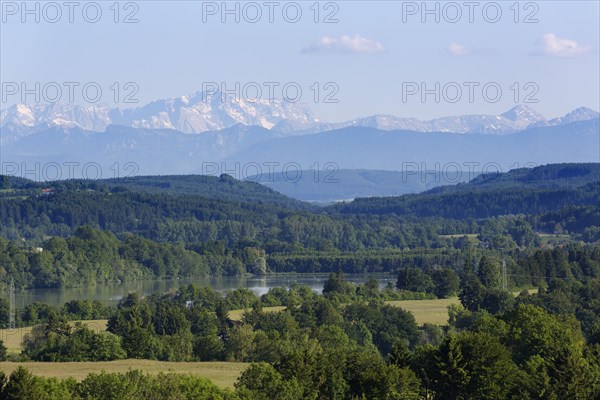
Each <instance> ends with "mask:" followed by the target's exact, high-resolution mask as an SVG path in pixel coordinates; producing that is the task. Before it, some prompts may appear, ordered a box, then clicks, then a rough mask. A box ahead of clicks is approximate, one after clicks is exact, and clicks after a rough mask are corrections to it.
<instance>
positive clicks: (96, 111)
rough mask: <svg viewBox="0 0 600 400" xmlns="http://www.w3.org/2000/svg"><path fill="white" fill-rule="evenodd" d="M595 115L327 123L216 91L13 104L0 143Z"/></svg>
mask: <svg viewBox="0 0 600 400" xmlns="http://www.w3.org/2000/svg"><path fill="white" fill-rule="evenodd" d="M598 116H599V114H598V112H596V111H594V110H591V109H589V108H585V107H581V108H578V109H576V110H574V111H572V112H570V113H568V114H567V115H565V116H563V117H560V118H554V119H546V118H545V117H544V116H542V115H541V114H539V113H538V112H536V111H535V110H533V109H532V108H531V107H528V106H525V105H517V106H515V107H513V108H512V109H510V110H508V111H506V112H504V113H502V114H499V115H463V116H449V117H441V118H436V119H432V120H429V121H421V120H418V119H415V118H404V117H397V116H393V115H381V114H379V115H372V116H367V117H362V118H356V119H353V120H350V121H346V122H340V123H330V122H324V121H321V120H320V119H319V118H318V117H317V116H316V115H315V114H314V113H313V112H312V111H311V110H310V109H309V107H308V106H307V105H306V104H303V103H299V102H298V103H291V102H287V101H283V100H277V99H275V100H273V101H269V100H266V99H259V100H256V101H249V100H248V99H244V98H236V97H234V96H230V95H221V93H220V92H217V93H215V94H206V93H203V92H196V93H194V94H191V95H189V96H182V97H178V98H170V99H162V100H156V101H153V102H151V103H149V104H146V105H144V106H141V107H137V108H128V109H119V108H110V107H108V106H106V105H87V106H79V105H74V104H60V103H54V104H34V105H26V104H16V105H13V106H11V107H9V108H7V109H5V110H2V111H0V128H2V130H3V131H4V135H2V138H1V140H2V141H3V142H10V141H15V140H18V139H19V138H20V137H22V136H25V135H27V134H31V133H34V132H37V131H40V130H43V129H46V128H50V127H65V128H81V129H85V130H89V131H95V132H103V131H105V130H106V129H107V127H108V126H110V125H120V126H127V127H132V128H145V129H171V130H176V131H179V132H183V133H204V132H210V131H216V130H222V129H226V128H230V127H232V126H235V125H237V124H243V125H246V126H260V127H263V128H266V129H271V130H274V131H277V132H281V133H284V134H306V133H318V132H325V131H330V130H333V129H341V128H346V127H352V126H363V127H368V128H376V129H380V130H386V131H392V130H410V131H415V132H450V133H490V134H508V133H515V132H518V131H521V130H524V129H527V128H529V127H533V126H554V125H564V124H566V123H571V122H575V121H584V120H590V119H594V118H598ZM9 133H10V134H9Z"/></svg>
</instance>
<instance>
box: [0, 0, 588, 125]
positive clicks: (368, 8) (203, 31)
mask: <svg viewBox="0 0 600 400" xmlns="http://www.w3.org/2000/svg"><path fill="white" fill-rule="evenodd" d="M7 3H12V4H13V5H14V4H17V5H18V6H20V4H21V2H20V1H19V2H16V3H14V2H5V1H3V2H2V10H3V14H2V23H1V35H0V36H1V37H0V48H1V49H0V56H1V60H0V68H1V69H0V73H1V76H0V80H1V81H2V82H3V83H5V82H17V83H22V82H26V83H27V84H28V85H33V83H34V82H40V83H41V85H44V84H45V83H48V82H57V83H61V84H62V83H63V82H81V83H82V84H83V83H86V82H98V83H99V85H100V86H101V87H102V88H103V90H104V91H103V93H105V94H106V95H105V96H103V97H102V101H103V102H104V103H107V104H109V105H114V100H113V99H112V98H111V96H110V95H108V93H109V89H108V88H109V87H110V86H111V84H112V83H113V82H119V84H120V85H123V84H125V83H126V82H135V83H136V84H137V85H138V87H139V92H138V93H137V94H136V95H135V98H136V99H138V100H139V102H140V104H144V103H147V102H149V101H151V100H154V99H159V98H165V97H178V96H181V95H187V94H189V93H192V92H195V91H198V90H201V89H202V85H203V83H206V82H217V83H223V82H224V83H226V84H227V85H228V87H232V86H233V85H234V83H235V82H240V85H242V86H243V85H244V84H246V83H249V82H257V83H260V84H261V85H262V83H263V82H279V83H280V84H281V85H283V84H285V83H289V82H297V83H298V85H299V86H300V87H301V88H302V90H303V93H302V97H301V100H302V101H303V102H305V103H307V104H308V105H309V106H310V108H312V109H313V110H314V111H315V112H316V113H317V114H318V115H319V116H320V117H321V118H322V119H323V120H328V121H341V120H347V119H350V118H354V117H357V116H365V115H371V114H378V113H379V114H394V115H398V116H410V117H417V118H421V119H426V118H433V117H438V116H444V115H454V114H476V113H492V114H495V113H500V112H503V111H505V110H507V109H509V108H510V107H512V106H514V105H515V103H522V102H523V100H525V96H526V95H530V96H529V100H532V101H535V100H537V101H538V102H537V103H530V104H529V105H530V106H532V107H533V108H535V109H536V110H538V111H539V112H541V113H542V114H544V115H545V116H547V117H554V116H559V115H563V114H565V113H566V112H568V111H570V110H572V109H574V108H576V107H579V106H588V107H591V108H594V109H596V110H598V109H599V108H600V104H599V102H600V100H599V97H600V94H599V88H600V81H599V70H600V63H599V57H600V56H599V51H598V49H599V48H600V44H599V37H600V31H599V19H600V9H599V2H597V1H580V2H576V1H568V2H567V1H540V2H519V3H518V4H517V7H516V8H518V9H519V10H520V11H519V15H518V21H519V22H518V23H515V22H514V18H515V6H514V3H515V2H514V1H507V2H497V3H493V4H492V2H476V3H477V6H476V7H475V8H474V13H473V22H469V15H468V12H469V8H468V7H467V6H465V5H464V4H465V2H463V1H459V2H456V3H453V4H458V8H456V7H454V6H452V7H451V6H448V5H447V2H428V3H427V7H429V8H431V9H433V8H434V7H436V6H437V7H438V9H439V17H440V21H439V22H436V21H435V16H436V15H434V14H428V15H425V17H426V21H425V22H423V21H422V20H421V18H422V13H421V11H422V9H421V6H422V2H421V1H419V2H400V1H397V2H393V1H389V2H376V1H370V2H365V1H340V2H320V3H319V4H318V8H319V9H320V13H319V23H315V22H314V17H315V15H314V5H313V4H314V2H313V1H308V2H298V3H297V4H299V6H300V9H301V10H302V17H301V18H300V20H299V22H297V23H290V22H287V21H286V20H285V19H284V18H283V12H282V9H283V7H284V6H287V7H288V8H287V10H288V12H289V14H287V15H288V17H290V18H293V17H294V12H293V11H294V10H295V5H294V4H290V3H291V2H284V1H282V2H276V3H278V6H276V7H275V8H274V14H273V15H274V22H273V23H270V22H269V21H268V11H269V8H268V6H265V2H263V1H258V2H256V3H255V4H258V6H259V8H260V10H261V11H262V13H263V15H262V18H261V19H260V20H259V21H258V22H256V23H249V22H247V21H245V20H244V15H243V14H241V13H242V12H243V7H244V5H245V3H247V2H239V3H238V4H239V6H238V7H239V10H240V22H239V23H236V22H235V21H234V20H233V18H234V16H233V15H227V16H226V17H227V18H228V20H227V21H226V22H225V23H223V22H222V21H221V13H220V11H221V10H220V8H221V6H222V2H220V1H219V2H200V1H169V2H166V1H138V2H134V5H128V6H127V9H125V7H126V2H121V3H120V14H119V21H121V20H122V18H123V17H124V15H125V14H128V13H130V12H132V11H136V13H135V18H137V19H138V20H139V22H137V23H131V24H125V23H122V22H119V23H114V21H113V17H114V11H113V10H111V9H109V7H110V6H111V5H112V4H113V1H108V2H98V3H99V4H100V6H101V9H102V12H103V14H102V17H101V18H100V20H99V22H97V23H94V24H92V23H89V22H86V21H85V20H84V19H83V17H82V12H81V9H75V11H74V19H75V22H74V23H69V22H68V15H67V12H68V9H66V8H64V7H62V8H61V12H62V13H63V14H62V17H61V19H60V20H59V21H58V22H57V23H49V22H47V21H45V20H44V15H43V14H42V11H41V9H40V22H39V23H36V22H35V21H34V20H33V18H34V16H31V15H26V18H27V20H26V21H25V22H22V21H21V17H22V12H21V11H22V10H17V11H15V10H14V7H12V5H8V6H7ZM58 3H59V4H62V2H58ZM86 3H89V2H81V3H80V6H81V7H83V5H85V4H86ZM328 3H331V4H328ZM29 4H30V6H31V7H32V8H33V7H35V2H30V3H29ZM41 4H43V3H41ZM496 4H498V5H499V8H500V9H501V11H502V16H501V17H499V20H498V22H496V23H492V22H488V21H486V19H485V18H484V17H487V18H488V19H489V20H493V19H494V18H495V17H496V15H495V10H496V8H497V7H496ZM214 6H216V7H218V8H219V10H217V13H216V15H205V21H203V8H204V10H205V11H207V12H208V11H214V10H215V9H214ZM235 6H236V2H228V7H231V8H233V7H235ZM444 6H445V7H446V8H444ZM7 7H8V8H7ZM11 7H12V8H11ZM40 7H41V5H40ZM310 7H313V8H312V9H311V8H310ZM414 7H417V8H418V10H416V9H415V8H414ZM484 7H486V10H487V14H486V15H485V16H484V14H483V8H484ZM90 10H92V11H93V8H91V9H90ZM403 10H404V12H405V14H404V15H403ZM457 10H460V12H461V13H462V17H461V18H460V19H459V20H458V22H456V23H451V22H449V21H447V20H445V18H444V17H447V18H446V19H452V18H455V16H456V11H457ZM46 11H47V12H48V14H47V15H46V16H47V17H48V18H50V19H52V18H53V17H54V11H53V10H52V9H47V10H46ZM88 11H89V10H88ZM246 11H247V12H248V14H246V16H247V17H249V18H253V17H254V11H255V9H252V8H247V9H246ZM334 11H335V15H334V17H335V18H337V20H338V22H337V23H323V19H324V17H325V15H326V14H329V13H331V12H334ZM444 12H446V14H444ZM531 13H534V14H533V17H532V18H535V19H537V22H532V23H524V19H525V18H526V16H527V15H529V14H531ZM13 14H14V15H13ZM90 14H92V13H90ZM403 16H404V19H405V21H403ZM92 17H93V15H92ZM314 82H318V86H319V87H320V93H321V95H323V94H324V93H325V92H327V93H331V90H333V88H332V87H331V86H329V87H328V89H330V90H326V88H325V87H324V85H325V84H326V83H327V82H333V83H335V85H336V86H335V87H337V88H339V92H337V93H336V94H335V95H334V96H333V98H334V99H337V100H338V102H337V103H324V102H323V98H322V97H321V98H320V99H319V101H318V102H315V101H314V97H313V94H314V89H313V90H312V91H311V89H310V88H311V86H312V85H313V83H314ZM436 82H438V83H439V85H440V86H439V88H440V89H439V91H438V93H439V94H440V96H441V97H440V101H439V102H436V101H435V98H434V97H435V95H434V94H430V95H427V96H426V97H425V99H424V101H423V99H421V96H420V93H416V94H413V95H408V94H407V93H406V90H408V89H409V88H411V87H412V88H413V89H414V86H411V85H413V83H415V84H417V86H416V87H418V88H419V90H420V89H421V88H422V86H421V85H425V87H426V88H429V89H434V91H436V90H435V87H436V86H435V84H436ZM465 82H475V83H476V85H475V86H472V87H474V89H473V90H474V91H473V101H472V102H470V101H469V96H468V92H469V89H468V87H469V86H466V85H465ZM486 84H487V85H488V86H487V87H491V89H492V90H496V89H495V88H496V87H499V88H500V89H501V90H502V95H501V96H497V95H495V92H492V94H491V95H490V96H488V99H487V100H486V98H485V97H484V95H483V93H482V88H483V86H484V85H486ZM457 85H458V86H459V87H460V88H461V90H462V94H461V95H460V96H459V94H458V92H456V91H455V89H456V86H457ZM444 86H446V88H447V90H448V91H447V92H443V88H444ZM313 88H314V86H313ZM517 88H518V89H519V90H518V93H517ZM403 93H404V95H405V96H403ZM444 93H445V94H446V95H444ZM121 94H122V93H121ZM275 94H276V96H277V97H280V95H281V91H280V90H275ZM517 94H518V96H517V98H516V99H515V96H516V95H517ZM488 95H489V93H488ZM79 97H80V96H79ZM263 97H266V93H265V92H263ZM403 97H405V98H403ZM495 97H497V98H498V100H497V102H494V101H495ZM65 98H66V97H65ZM5 100H6V101H5ZM451 100H454V101H455V102H451ZM16 101H18V96H8V97H7V98H6V99H4V98H3V99H2V104H1V105H0V106H1V107H2V108H6V107H7V106H10V105H11V104H14V103H15V102H16ZM75 102H77V103H82V101H79V100H78V99H76V100H75ZM83 103H85V102H83ZM117 106H119V107H130V106H132V105H131V104H129V105H128V104H122V103H119V104H117Z"/></svg>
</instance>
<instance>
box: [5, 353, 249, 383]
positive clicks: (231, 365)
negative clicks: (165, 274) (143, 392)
mask: <svg viewBox="0 0 600 400" xmlns="http://www.w3.org/2000/svg"><path fill="white" fill-rule="evenodd" d="M18 366H24V367H26V368H27V369H29V371H31V373H33V374H34V375H39V376H46V377H56V378H68V377H73V378H75V379H77V380H82V379H83V378H85V377H86V376H87V375H88V374H90V373H99V372H101V371H106V372H127V371H128V370H130V369H139V370H142V371H144V372H145V373H149V374H158V373H159V372H165V373H167V372H175V373H182V374H192V375H197V376H202V377H204V378H207V379H210V380H211V381H212V382H213V383H214V384H215V385H217V386H220V387H222V388H233V384H234V383H235V381H236V380H237V378H238V377H239V376H240V374H241V373H242V371H244V369H246V367H247V366H248V364H245V363H238V362H167V361H152V360H118V361H97V362H2V363H0V370H2V371H4V372H5V373H7V374H9V373H10V372H12V371H13V370H14V369H16V368H17V367H18Z"/></svg>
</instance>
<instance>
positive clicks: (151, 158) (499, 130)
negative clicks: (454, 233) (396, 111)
mask: <svg viewBox="0 0 600 400" xmlns="http://www.w3.org/2000/svg"><path fill="white" fill-rule="evenodd" d="M599 121H600V119H599V114H598V113H597V112H595V111H593V110H590V109H588V108H578V109H576V110H574V111H572V112H570V113H568V114H567V115H565V116H563V117H560V118H554V119H547V118H545V117H543V116H541V115H540V114H539V113H537V112H536V111H535V110H533V109H531V108H530V107H528V106H523V105H519V106H516V107H513V108H512V109H510V110H508V111H506V112H504V113H502V114H499V115H495V116H494V115H466V116H452V117H442V118H437V119H434V120H430V121H420V120H417V119H414V118H400V117H394V116H386V115H374V116H370V117H365V118H358V119H355V120H352V121H347V122H344V123H327V122H323V121H321V120H319V119H318V118H317V117H316V116H315V115H314V114H313V113H312V112H311V111H310V109H309V108H308V107H307V106H306V105H302V104H298V103H286V102H281V101H280V102H275V103H266V102H262V103H249V102H244V101H234V100H233V99H226V101H223V99H222V98H221V97H220V96H218V97H217V96H216V95H214V96H212V97H210V96H204V95H203V94H202V93H196V94H194V95H191V96H188V97H181V98H177V99H167V100H159V101H155V102H153V103H150V104H148V105H145V106H143V107H139V108H134V109H128V110H119V109H111V108H109V107H106V106H87V107H82V106H73V105H61V104H51V105H33V106H32V105H23V104H20V105H15V106H12V107H10V108H8V109H6V110H3V111H2V112H1V113H0V144H1V147H0V158H1V165H2V170H1V171H0V173H5V174H13V175H17V176H26V177H30V178H33V179H37V180H52V179H61V178H62V179H65V178H72V177H75V178H79V177H84V178H85V177H90V176H88V175H86V174H85V173H84V171H82V170H81V166H83V165H87V164H88V163H94V164H95V165H97V166H99V168H100V169H101V174H100V175H99V176H98V174H97V173H93V174H92V177H102V178H112V177H122V176H128V175H166V174H209V175H219V174H221V173H227V174H230V175H232V176H233V177H234V178H238V179H245V178H248V177H251V176H252V175H259V179H257V181H260V182H261V183H263V184H265V185H268V186H271V187H273V188H275V189H277V190H281V191H282V192H284V193H288V194H290V195H292V196H294V197H296V198H302V199H305V200H325V201H330V200H338V199H347V198H348V196H351V197H352V196H364V195H390V194H402V193H408V192H413V191H421V190H423V189H425V188H431V187H435V186H437V185H438V183H437V182H436V179H433V180H432V179H430V178H427V176H426V177H425V180H420V179H419V180H418V181H417V180H414V179H413V178H414V177H412V176H411V180H412V181H414V182H413V184H411V185H409V184H408V183H407V185H405V186H406V187H402V188H400V187H399V186H398V185H395V186H396V189H394V192H393V193H391V192H389V191H386V189H385V187H386V186H389V185H388V183H389V182H390V179H392V180H394V181H395V182H398V180H399V179H404V178H403V177H402V176H403V175H398V176H395V177H393V178H391V177H390V176H385V175H381V173H379V174H378V176H377V177H376V178H374V177H373V175H371V174H369V173H363V172H361V173H359V174H357V173H356V172H355V171H356V170H361V169H362V170H381V171H399V172H401V173H405V172H407V171H413V170H415V169H417V170H418V171H434V173H435V172H437V173H438V174H439V173H442V174H444V173H445V172H446V170H444V168H448V172H449V173H451V172H452V170H455V169H456V166H457V165H458V167H459V168H462V169H463V170H464V172H465V173H466V172H467V171H466V169H467V168H469V169H470V171H469V172H475V171H477V172H489V171H490V170H491V171H493V170H496V169H500V170H503V171H506V170H508V169H510V168H516V167H520V166H524V165H542V164H548V163H566V162H598V161H599V160H600V127H599V125H600V124H599ZM47 163H53V164H58V165H59V167H58V168H59V169H61V171H56V169H57V168H56V166H55V167H53V168H54V169H52V168H51V171H47V172H48V173H47V174H45V173H44V166H45V165H49V164H47ZM67 163H74V164H77V163H79V164H78V165H79V167H80V169H77V168H76V169H75V170H74V171H70V170H69V168H70V167H67V166H65V165H66V164H67ZM132 165H133V166H134V167H132ZM125 166H128V167H127V168H125ZM332 168H333V169H339V170H350V171H354V172H344V173H341V174H339V177H340V179H341V180H340V184H339V185H328V186H327V190H325V191H324V192H323V193H317V191H321V190H323V188H324V186H323V185H321V186H319V185H316V186H315V185H313V184H310V182H309V181H308V180H307V179H304V180H302V181H301V182H300V183H301V186H298V185H295V186H294V185H288V184H287V183H288V181H293V179H289V177H290V176H295V174H296V173H298V172H300V173H302V172H305V171H314V170H315V169H317V170H320V171H321V172H322V173H324V174H326V173H327V172H328V171H331V169H332ZM270 169H271V170H272V171H275V172H276V173H278V174H280V176H279V177H274V178H273V179H269V180H268V181H266V180H265V179H264V178H261V177H260V175H263V174H268V173H269V172H270ZM28 171H29V172H28ZM272 171H271V172H272ZM71 172H74V176H72V175H71ZM283 173H285V174H286V175H285V176H283V175H281V174H283ZM411 173H412V172H411ZM305 174H306V172H305ZM426 175H427V174H426ZM282 176H283V178H282ZM465 176H466V175H465ZM463 179H465V177H463V178H462V179H461V181H462V180H463ZM370 181H372V182H373V183H369V182H370ZM386 182H387V183H386ZM440 182H441V183H444V182H445V183H449V182H448V179H442V180H441V181H440ZM292 183H294V182H292ZM441 183H440V184H441ZM450 183H451V182H450ZM283 188H285V189H283ZM342 188H343V189H342ZM325 192H327V193H325Z"/></svg>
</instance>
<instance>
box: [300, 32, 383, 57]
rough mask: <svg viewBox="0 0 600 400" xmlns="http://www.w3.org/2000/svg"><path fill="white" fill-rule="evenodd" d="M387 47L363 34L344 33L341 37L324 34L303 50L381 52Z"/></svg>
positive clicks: (354, 52) (357, 52)
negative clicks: (350, 34)
mask: <svg viewBox="0 0 600 400" xmlns="http://www.w3.org/2000/svg"><path fill="white" fill-rule="evenodd" d="M384 50H385V48H384V47H383V45H382V44H381V43H380V42H377V41H375V40H371V39H367V38H365V37H362V36H361V35H358V34H357V35H354V36H349V35H342V36H340V37H330V36H323V37H322V38H321V39H319V41H318V42H317V43H315V44H313V45H312V46H310V47H307V48H305V49H303V50H302V52H303V53H351V54H364V53H381V52H382V51H384Z"/></svg>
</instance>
